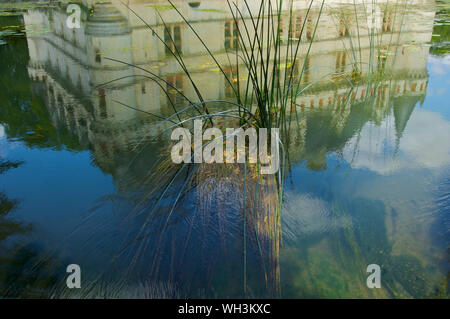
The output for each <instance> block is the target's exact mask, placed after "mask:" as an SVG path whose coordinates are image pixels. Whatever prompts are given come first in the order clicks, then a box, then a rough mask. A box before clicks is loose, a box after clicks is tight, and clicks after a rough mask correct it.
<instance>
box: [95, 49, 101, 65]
mask: <svg viewBox="0 0 450 319" xmlns="http://www.w3.org/2000/svg"><path fill="white" fill-rule="evenodd" d="M95 62H97V63H102V55H101V54H100V50H99V49H96V50H95Z"/></svg>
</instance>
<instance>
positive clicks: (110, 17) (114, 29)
mask: <svg viewBox="0 0 450 319" xmlns="http://www.w3.org/2000/svg"><path fill="white" fill-rule="evenodd" d="M129 33H131V29H130V28H129V25H128V21H127V19H126V18H125V17H124V16H122V14H121V13H120V12H119V11H118V10H117V9H116V8H115V7H112V6H107V5H98V6H96V7H95V10H94V14H93V15H92V16H90V17H88V20H87V24H86V34H89V35H93V36H112V35H123V34H129Z"/></svg>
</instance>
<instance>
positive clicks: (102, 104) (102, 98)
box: [98, 89, 108, 119]
mask: <svg viewBox="0 0 450 319" xmlns="http://www.w3.org/2000/svg"><path fill="white" fill-rule="evenodd" d="M98 105H99V108H100V117H101V118H102V119H106V117H107V116H108V113H107V112H106V95H105V90H104V89H99V90H98Z"/></svg>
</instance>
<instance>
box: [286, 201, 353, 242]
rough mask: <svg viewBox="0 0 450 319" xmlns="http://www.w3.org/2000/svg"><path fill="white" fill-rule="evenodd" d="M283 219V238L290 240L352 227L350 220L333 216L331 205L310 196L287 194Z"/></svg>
mask: <svg viewBox="0 0 450 319" xmlns="http://www.w3.org/2000/svg"><path fill="white" fill-rule="evenodd" d="M282 219H283V227H282V229H283V238H285V239H288V240H295V239H296V238H299V237H303V236H310V235H313V234H324V233H327V232H330V231H333V230H334V229H336V228H340V227H346V226H349V225H351V221H350V220H349V218H344V217H336V216H333V211H332V208H331V207H330V205H329V203H327V202H325V201H323V200H322V199H319V198H316V197H313V196H311V195H308V194H292V193H291V194H286V195H285V199H284V205H283V214H282Z"/></svg>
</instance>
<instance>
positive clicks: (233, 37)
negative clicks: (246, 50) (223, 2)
mask: <svg viewBox="0 0 450 319" xmlns="http://www.w3.org/2000/svg"><path fill="white" fill-rule="evenodd" d="M238 37H239V30H238V22H237V21H227V22H225V49H236V48H238V47H239V39H238Z"/></svg>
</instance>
